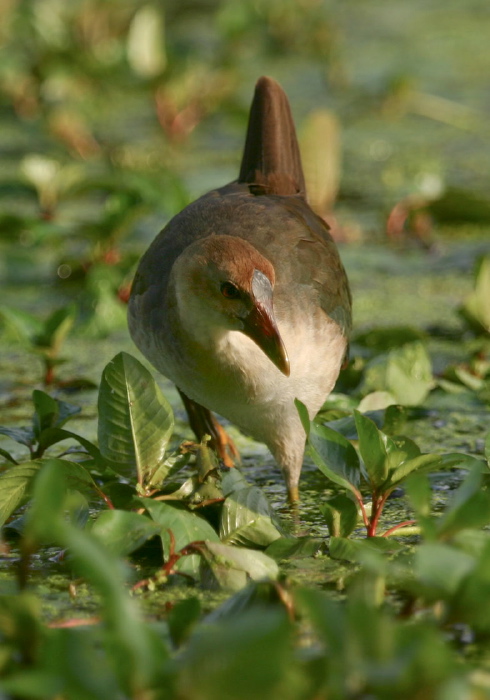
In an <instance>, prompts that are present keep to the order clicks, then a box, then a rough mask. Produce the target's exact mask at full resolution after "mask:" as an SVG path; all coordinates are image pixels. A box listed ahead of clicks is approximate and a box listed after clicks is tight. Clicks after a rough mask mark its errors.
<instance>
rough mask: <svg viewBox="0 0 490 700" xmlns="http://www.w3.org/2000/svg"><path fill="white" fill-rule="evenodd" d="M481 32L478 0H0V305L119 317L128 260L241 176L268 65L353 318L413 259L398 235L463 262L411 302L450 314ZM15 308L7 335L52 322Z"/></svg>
mask: <svg viewBox="0 0 490 700" xmlns="http://www.w3.org/2000/svg"><path fill="white" fill-rule="evenodd" d="M489 31H490V5H489V4H488V2H487V1H486V0H468V1H467V2H462V0H459V1H458V0H446V1H443V0H432V1H431V2H422V0H413V1H412V2H410V3H407V2H402V1H401V0H391V1H387V0H373V1H371V2H365V1H363V0H344V1H343V2H328V1H326V0H324V1H322V0H242V1H241V2H236V1H233V0H222V1H221V2H215V1H213V0H199V1H198V0H194V1H189V0H181V1H179V2H177V1H174V2H170V1H167V2H151V1H147V2H144V1H142V0H70V2H66V0H3V2H2V3H1V5H0V154H1V158H0V279H1V282H2V284H3V289H4V293H3V299H2V304H5V305H7V306H8V307H9V309H11V308H12V307H19V308H21V309H23V310H24V311H25V310H27V311H30V312H34V313H35V314H41V316H43V317H44V319H46V317H47V315H48V314H49V313H51V312H52V311H53V309H56V308H58V307H60V306H62V305H63V304H67V303H70V302H72V301H75V302H76V306H77V309H76V325H77V327H78V328H79V329H82V330H83V331H84V334H85V335H88V337H94V338H100V337H104V336H107V335H108V334H109V333H111V332H112V331H113V330H119V331H121V333H126V331H125V303H124V302H125V301H126V300H127V295H128V292H129V285H130V281H131V277H132V274H133V272H134V268H135V264H136V261H137V259H138V257H139V256H140V255H141V253H142V252H143V251H144V250H145V248H146V246H147V245H148V243H149V242H150V240H151V239H152V238H153V237H154V235H155V234H156V233H157V232H158V230H160V228H162V226H163V225H164V224H165V223H166V221H168V219H169V218H170V217H171V216H172V215H174V214H175V213H176V212H177V211H179V210H180V209H181V208H183V207H184V206H185V205H186V204H187V203H189V202H190V201H192V200H193V199H194V198H195V197H197V196H199V195H200V194H202V193H203V192H205V191H207V190H209V189H211V188H212V187H214V186H217V185H222V184H224V183H225V182H227V181H230V180H232V179H234V178H235V177H236V175H237V173H238V166H239V161H240V155H241V149H242V146H243V140H244V133H245V128H246V121H247V113H248V109H249V105H250V101H251V97H252V94H253V88H254V84H255V81H256V80H257V78H258V77H259V76H260V75H264V74H265V75H270V76H272V77H274V78H276V79H277V80H278V81H279V82H280V83H281V84H282V85H283V87H284V89H285V90H286V92H287V94H288V95H289V98H290V101H291V104H292V109H293V113H294V116H295V120H296V123H297V127H298V130H299V133H300V140H301V146H302V153H303V160H304V165H305V169H306V175H307V182H308V187H309V192H310V198H311V201H312V203H313V205H314V206H315V207H316V209H317V210H318V211H319V213H320V214H321V215H323V216H325V218H326V219H327V220H328V221H329V223H330V225H331V227H332V231H333V234H334V236H335V237H336V238H337V240H339V242H340V243H345V244H348V245H346V246H344V252H343V256H344V259H345V260H346V264H347V268H348V271H349V275H350V277H351V281H352V283H353V287H354V292H355V296H356V299H357V301H356V320H357V322H358V323H360V324H361V325H363V324H364V325H365V324H366V323H369V321H370V319H371V318H372V317H373V309H377V311H378V312H379V313H377V315H376V318H375V319H374V322H375V323H380V322H383V321H384V322H388V323H392V322H397V320H399V319H398V313H399V311H398V307H397V306H396V305H395V306H394V308H388V306H386V307H385V304H386V300H387V287H386V285H385V286H383V284H384V283H381V281H380V282H379V283H378V285H377V288H376V289H375V288H374V287H375V285H374V277H373V274H374V275H377V272H376V271H377V270H378V271H379V269H380V268H382V269H383V270H384V272H385V273H387V274H389V273H390V271H392V272H393V277H394V276H396V275H397V274H398V275H399V274H400V273H401V272H403V270H404V269H405V268H407V269H408V267H409V266H410V264H412V263H413V260H414V258H413V257H412V258H410V261H411V262H410V261H409V258H407V257H406V255H405V254H406V252H407V251H409V252H412V253H413V251H418V252H419V253H420V252H421V251H422V253H421V254H422V255H426V252H427V255H426V262H425V263H423V266H424V274H426V275H427V274H428V273H430V269H431V266H432V265H433V264H434V265H435V266H436V267H437V265H439V280H441V279H442V277H441V274H442V273H443V272H444V270H446V269H447V268H448V267H450V266H451V265H452V266H453V269H454V270H456V271H457V273H458V274H459V272H461V273H462V274H461V277H462V280H463V281H462V282H461V284H460V285H458V288H457V289H456V288H455V287H454V285H453V281H450V282H448V284H447V285H446V286H445V287H444V289H443V292H442V293H443V294H444V295H445V299H446V300H447V308H446V310H445V311H440V310H438V309H437V308H433V309H432V315H430V314H427V313H425V312H424V310H423V309H422V308H421V305H420V306H419V308H418V309H417V314H418V317H417V319H416V320H417V321H418V322H419V323H421V324H423V323H424V322H427V323H429V322H430V321H431V319H432V320H433V319H434V318H435V319H436V320H439V319H440V318H441V313H442V316H444V314H445V316H444V318H445V319H447V318H448V317H449V315H450V314H452V313H453V310H454V306H455V304H456V303H458V302H460V301H461V299H462V298H463V297H464V295H465V294H467V293H468V292H469V290H470V289H471V285H472V282H471V272H472V269H473V266H474V263H475V261H476V259H477V258H478V256H479V255H481V253H482V252H483V253H484V252H486V251H488V250H489V236H488V229H489V226H490V198H489V197H488V163H489V149H488V143H489V136H490V129H489V126H488V116H487V115H488V111H489V108H490V97H489V92H488V75H489V74H490V52H489V51H488V36H489V35H490V34H489ZM455 241H458V242H459V243H458V244H456V247H455V244H454V242H455ZM373 244H374V245H375V250H374V252H373V250H372V248H370V251H371V252H370V253H369V254H368V253H364V251H365V250H366V251H367V249H368V247H369V246H372V245H373ZM385 244H386V245H388V246H391V248H392V249H394V250H397V251H400V250H401V251H403V255H401V256H400V255H398V254H397V255H396V257H393V255H391V254H390V255H389V256H388V257H386V256H385V257H383V256H384V255H385V253H383V250H382V248H383V247H384V246H385ZM446 244H447V245H449V248H448V247H445V246H446ZM451 246H452V248H451ZM447 250H452V251H453V253H452V257H451V256H450V257H449V258H447V257H444V256H443V257H441V256H440V255H439V254H440V252H441V251H442V252H443V253H444V251H447ZM356 251H358V252H357V253H356ZM417 261H418V262H416V264H417V265H420V264H421V263H420V258H417ZM363 271H364V272H365V274H367V275H368V278H366V279H363V280H361V279H357V277H356V276H358V275H359V274H360V273H361V272H363ZM463 278H464V279H463ZM385 281H386V279H385ZM395 283H396V282H395V280H394V279H393V284H395ZM451 285H453V287H451ZM429 286H430V285H429ZM451 288H452V289H453V294H452V295H451V292H450V289H451ZM438 289H439V288H436V287H435V286H434V285H433V286H432V287H431V293H433V294H434V295H435V296H434V299H435V301H433V302H432V305H433V306H434V304H435V305H437V304H438V297H437V294H438ZM406 297H407V291H406V289H405V291H403V294H401V295H400V299H405V298H406ZM424 297H426V293H425V292H423V291H421V289H420V290H419V291H418V301H419V302H420V301H421V300H423V299H424ZM408 301H409V300H408V299H407V304H408ZM426 301H427V300H426ZM8 315H9V312H8V311H7V312H5V311H4V313H3V317H4V320H5V318H6V316H8ZM14 315H15V313H14ZM384 315H385V316H384ZM412 315H413V311H409V313H408V314H406V319H405V321H403V320H400V322H412V320H414V319H412ZM10 316H11V317H10V321H12V322H13V325H14V326H15V327H16V332H17V335H22V333H24V335H26V334H27V335H29V333H30V336H29V337H30V339H31V340H32V337H34V335H36V334H37V335H36V337H38V336H39V335H40V334H41V335H42V333H44V336H45V337H46V333H48V331H49V329H48V330H46V329H44V330H43V331H42V333H41V330H42V329H41V330H40V329H39V327H35V326H36V323H34V325H32V323H31V321H32V319H31V321H29V319H26V318H20V319H19V317H18V315H17V316H16V318H13V316H12V314H11V315H10ZM7 320H9V319H7ZM60 323H61V321H60V319H59V318H57V319H55V320H54V321H53V323H52V324H51V326H53V324H54V327H58V326H56V324H58V325H59V324H60ZM26 324H27V325H26ZM29 324H31V325H30V326H29ZM4 325H5V324H4ZM7 325H8V324H7ZM38 325H39V324H38ZM48 325H49V324H48ZM68 325H69V324H68ZM28 326H29V328H28ZM123 329H124V330H123ZM52 330H53V328H51V331H49V332H52ZM48 335H49V333H48ZM48 340H49V342H50V343H51V344H53V342H54V341H53V337H52V333H51V336H50V338H48ZM29 342H31V341H29ZM60 342H61V341H60ZM48 344H49V343H48ZM43 352H44V351H43ZM50 352H51V350H50ZM8 371H10V370H8Z"/></svg>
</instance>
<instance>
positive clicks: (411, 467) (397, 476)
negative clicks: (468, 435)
mask: <svg viewBox="0 0 490 700" xmlns="http://www.w3.org/2000/svg"><path fill="white" fill-rule="evenodd" d="M476 461H478V460H475V458H474V457H471V456H470V455H465V454H461V453H459V452H453V453H448V454H443V455H438V454H421V455H418V457H414V458H413V459H409V460H407V461H406V462H403V464H401V465H400V466H399V467H397V468H396V469H393V471H392V472H391V473H390V475H389V478H388V480H387V483H386V484H385V490H387V489H388V488H393V487H394V486H396V485H397V484H399V483H400V482H401V481H403V480H404V479H405V478H406V477H407V476H408V475H409V474H411V473H412V472H414V471H419V470H421V471H424V472H429V471H437V470H438V469H448V468H450V467H457V466H461V467H465V466H466V467H469V466H470V465H471V464H473V463H474V462H476Z"/></svg>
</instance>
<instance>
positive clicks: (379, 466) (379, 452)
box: [354, 411, 391, 489]
mask: <svg viewBox="0 0 490 700" xmlns="http://www.w3.org/2000/svg"><path fill="white" fill-rule="evenodd" d="M354 418H355V421H356V427H357V434H358V436H359V452H360V453H361V457H362V459H363V461H364V465H365V467H366V471H367V474H368V477H369V482H370V484H371V487H372V488H373V489H377V488H378V487H379V486H381V484H382V483H383V481H384V480H385V479H386V477H387V476H388V454H387V448H388V449H391V444H390V439H389V438H388V437H387V436H386V435H384V433H382V432H381V431H380V430H378V428H377V427H376V425H375V423H374V421H372V420H371V419H370V418H368V417H367V416H363V415H362V413H359V411H354Z"/></svg>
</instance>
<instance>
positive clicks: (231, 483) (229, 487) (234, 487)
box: [221, 467, 250, 497]
mask: <svg viewBox="0 0 490 700" xmlns="http://www.w3.org/2000/svg"><path fill="white" fill-rule="evenodd" d="M249 487H250V484H249V483H248V481H247V480H246V479H245V477H244V476H243V474H242V472H241V471H240V470H239V469H238V468H237V467H234V468H233V469H226V470H225V471H224V472H223V473H222V476H221V490H222V491H223V496H225V497H226V496H230V495H231V494H232V493H235V491H239V490H240V489H248V488H249Z"/></svg>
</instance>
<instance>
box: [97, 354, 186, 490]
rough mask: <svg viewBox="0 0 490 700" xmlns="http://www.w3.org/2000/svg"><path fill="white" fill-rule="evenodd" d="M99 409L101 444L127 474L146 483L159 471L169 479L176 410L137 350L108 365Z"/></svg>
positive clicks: (104, 453) (105, 454) (114, 465)
mask: <svg viewBox="0 0 490 700" xmlns="http://www.w3.org/2000/svg"><path fill="white" fill-rule="evenodd" d="M98 409H99V423H98V436H99V448H100V452H101V454H102V456H103V457H104V458H105V459H107V460H109V462H110V463H111V466H112V468H113V469H114V470H115V471H116V472H117V473H119V474H122V475H123V476H132V475H134V474H135V473H136V474H137V477H138V482H139V483H140V484H141V483H143V482H145V481H146V480H147V479H148V478H150V479H151V478H152V477H153V475H154V474H155V470H158V472H159V477H160V478H163V477H164V473H163V465H164V463H165V450H166V448H167V444H168V441H169V439H170V436H171V435H172V430H173V425H174V421H173V413H172V409H171V408H170V405H169V404H168V402H167V400H166V399H165V398H164V396H163V395H162V393H161V391H160V389H159V387H158V386H157V384H156V383H155V381H154V379H153V378H152V376H151V374H150V373H149V372H148V370H147V369H145V367H143V365H142V364H141V363H140V362H138V361H137V360H136V359H135V358H134V357H132V356H131V355H128V354H127V353H119V355H116V357H114V359H113V360H112V361H111V362H110V363H109V364H108V365H107V366H106V367H105V369H104V372H103V374H102V382H101V385H100V390H99V400H98ZM168 469H169V470H170V465H169V467H168Z"/></svg>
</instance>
